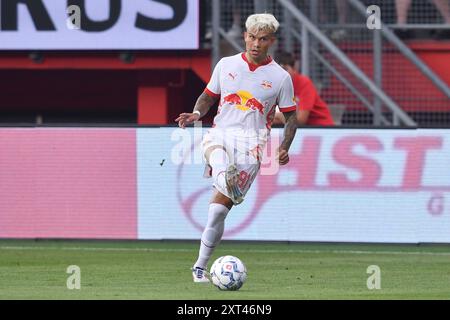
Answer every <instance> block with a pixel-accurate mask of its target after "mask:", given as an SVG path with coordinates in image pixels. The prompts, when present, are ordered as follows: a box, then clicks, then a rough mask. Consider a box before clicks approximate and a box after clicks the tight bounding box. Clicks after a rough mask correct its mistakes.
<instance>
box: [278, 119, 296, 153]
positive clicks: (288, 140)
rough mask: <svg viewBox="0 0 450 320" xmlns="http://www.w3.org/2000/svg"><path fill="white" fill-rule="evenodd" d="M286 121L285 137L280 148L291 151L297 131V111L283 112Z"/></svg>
mask: <svg viewBox="0 0 450 320" xmlns="http://www.w3.org/2000/svg"><path fill="white" fill-rule="evenodd" d="M283 115H284V117H285V119H286V123H285V125H284V138H283V142H282V143H281V146H280V149H283V150H286V151H289V148H290V147H291V144H292V141H293V140H294V137H295V133H296V132H297V113H296V112H295V111H291V112H285V113H283Z"/></svg>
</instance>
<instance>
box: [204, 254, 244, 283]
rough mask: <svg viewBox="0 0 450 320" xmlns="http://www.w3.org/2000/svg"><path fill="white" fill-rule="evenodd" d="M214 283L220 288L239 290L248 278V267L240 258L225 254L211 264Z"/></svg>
mask: <svg viewBox="0 0 450 320" xmlns="http://www.w3.org/2000/svg"><path fill="white" fill-rule="evenodd" d="M210 274H211V280H212V283H213V284H214V285H215V286H216V287H217V288H219V289H220V290H233V291H234V290H239V289H240V288H241V287H242V285H243V284H244V282H245V280H247V268H246V267H245V265H244V264H243V263H242V261H241V260H239V258H236V257H233V256H223V257H220V258H218V259H217V260H216V261H214V263H213V264H212V266H211V271H210Z"/></svg>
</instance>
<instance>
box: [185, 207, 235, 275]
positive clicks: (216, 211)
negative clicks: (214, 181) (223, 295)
mask: <svg viewBox="0 0 450 320" xmlns="http://www.w3.org/2000/svg"><path fill="white" fill-rule="evenodd" d="M228 211H230V210H229V209H228V208H227V207H225V206H224V205H222V204H219V203H211V204H210V205H209V211H208V222H207V223H206V227H205V230H204V231H203V234H202V238H201V242H200V250H199V254H198V259H197V262H195V264H194V268H196V267H199V268H202V269H206V267H207V265H208V261H209V259H210V258H211V255H212V253H213V251H214V249H215V247H216V246H217V245H218V244H219V243H220V240H221V239H222V235H223V230H224V227H225V218H226V217H227V214H228Z"/></svg>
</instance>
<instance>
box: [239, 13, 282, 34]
mask: <svg viewBox="0 0 450 320" xmlns="http://www.w3.org/2000/svg"><path fill="white" fill-rule="evenodd" d="M279 26H280V23H279V22H278V21H277V19H276V18H275V17H274V16H273V15H272V14H270V13H258V14H252V15H251V16H249V17H248V18H247V21H246V22H245V27H246V28H247V31H249V30H256V31H267V32H270V33H275V32H277V30H278V27H279Z"/></svg>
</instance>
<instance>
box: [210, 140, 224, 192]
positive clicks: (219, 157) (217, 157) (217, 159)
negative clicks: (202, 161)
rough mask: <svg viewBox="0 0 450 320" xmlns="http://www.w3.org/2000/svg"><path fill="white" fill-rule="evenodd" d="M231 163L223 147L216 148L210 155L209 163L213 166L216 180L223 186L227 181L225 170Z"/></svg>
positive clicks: (213, 174)
mask: <svg viewBox="0 0 450 320" xmlns="http://www.w3.org/2000/svg"><path fill="white" fill-rule="evenodd" d="M228 163H229V158H228V154H227V153H226V152H225V150H223V149H222V148H217V149H214V150H213V151H212V152H211V154H210V155H209V165H210V166H211V168H212V177H213V179H214V182H215V183H217V184H219V185H221V186H223V185H224V182H225V171H226V170H227V166H228Z"/></svg>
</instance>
